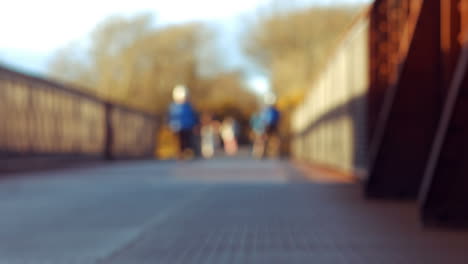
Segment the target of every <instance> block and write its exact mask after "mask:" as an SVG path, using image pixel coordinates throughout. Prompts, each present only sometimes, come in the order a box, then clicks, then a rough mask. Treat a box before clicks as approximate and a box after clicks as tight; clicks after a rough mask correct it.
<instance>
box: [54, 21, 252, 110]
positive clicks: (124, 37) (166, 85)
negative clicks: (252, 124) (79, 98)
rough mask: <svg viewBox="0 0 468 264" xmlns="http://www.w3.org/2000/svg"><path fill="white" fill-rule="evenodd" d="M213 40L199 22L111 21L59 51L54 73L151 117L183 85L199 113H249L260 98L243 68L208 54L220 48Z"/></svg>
mask: <svg viewBox="0 0 468 264" xmlns="http://www.w3.org/2000/svg"><path fill="white" fill-rule="evenodd" d="M214 37H215V35H214V32H213V31H211V30H210V28H209V27H208V26H207V25H204V24H201V23H187V24H180V25H173V26H166V27H158V26H155V25H154V19H153V17H152V16H151V15H139V16H136V17H111V18H109V19H106V20H105V21H104V22H103V23H101V24H100V25H99V26H98V27H97V28H96V29H95V30H94V31H93V32H92V34H91V35H90V36H89V41H88V42H89V43H86V44H83V43H80V44H77V43H75V44H71V45H69V46H68V47H65V48H63V49H61V50H59V51H57V53H56V54H55V56H54V57H53V58H52V60H51V62H50V65H49V66H50V68H49V69H50V74H51V76H52V77H53V78H56V79H59V80H61V81H66V82H71V83H73V84H75V85H77V87H84V88H83V89H87V90H88V92H90V93H93V94H95V95H97V96H99V97H102V98H106V99H108V100H111V101H114V102H118V103H122V104H125V105H129V106H132V107H136V108H138V109H143V110H146V111H149V112H153V113H164V112H165V111H166V110H167V107H168V104H169V103H170V102H171V92H172V89H173V87H174V86H175V85H177V84H185V85H186V86H188V87H189V89H190V93H191V98H192V100H193V102H194V104H195V105H196V106H197V108H198V109H199V110H201V111H210V112H217V113H219V112H221V113H222V112H226V110H229V109H236V111H238V112H240V113H242V114H244V115H246V116H247V115H250V114H251V113H252V111H254V110H255V107H256V102H257V99H256V96H255V95H254V94H253V93H252V92H250V91H249V90H247V89H246V87H245V85H244V82H243V73H242V72H241V71H240V70H239V71H223V70H222V69H221V68H222V67H221V66H220V64H221V63H222V62H221V60H222V57H219V56H218V55H217V54H216V53H215V52H207V50H208V51H209V50H215V48H216V47H214V45H215V44H214ZM83 46H84V47H83Z"/></svg>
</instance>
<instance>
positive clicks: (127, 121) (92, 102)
mask: <svg viewBox="0 0 468 264" xmlns="http://www.w3.org/2000/svg"><path fill="white" fill-rule="evenodd" d="M157 125H158V120H157V117H156V116H154V115H150V114H147V113H144V112H141V111H137V110H133V109H130V108H127V107H124V106H121V105H117V104H113V103H110V102H106V101H103V100H101V99H98V98H96V97H93V96H91V95H88V94H85V93H82V92H80V91H78V90H76V89H74V88H71V87H68V86H65V85H63V84H60V83H58V82H54V81H50V80H46V79H43V78H37V77H33V76H29V75H26V74H23V73H19V72H16V71H13V70H10V69H7V68H4V67H0V157H3V158H10V157H27V156H35V155H84V156H95V157H104V158H107V159H113V158H137V157H150V156H152V154H153V153H154V145H155V141H154V140H155V133H156V128H157Z"/></svg>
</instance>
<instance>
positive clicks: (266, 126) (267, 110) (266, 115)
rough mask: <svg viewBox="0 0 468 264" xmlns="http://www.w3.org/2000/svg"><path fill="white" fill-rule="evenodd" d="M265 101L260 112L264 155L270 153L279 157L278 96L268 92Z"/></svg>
mask: <svg viewBox="0 0 468 264" xmlns="http://www.w3.org/2000/svg"><path fill="white" fill-rule="evenodd" d="M264 103H265V107H264V108H263V110H262V111H261V113H260V120H261V123H262V128H263V134H264V136H263V148H264V149H263V153H262V156H265V155H267V154H270V156H275V157H277V156H278V155H279V147H280V138H279V123H280V117H281V116H280V112H279V110H278V109H277V108H276V106H275V104H276V96H275V95H274V94H272V93H269V94H267V95H266V96H265V98H264ZM267 152H269V153H267Z"/></svg>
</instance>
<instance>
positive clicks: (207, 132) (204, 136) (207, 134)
mask: <svg viewBox="0 0 468 264" xmlns="http://www.w3.org/2000/svg"><path fill="white" fill-rule="evenodd" d="M200 134H201V153H202V155H203V157H204V158H206V159H210V158H212V157H213V155H214V153H215V149H216V145H217V138H218V131H217V126H216V124H215V122H214V120H213V118H212V116H211V115H210V114H204V115H203V116H202V119H201V129H200Z"/></svg>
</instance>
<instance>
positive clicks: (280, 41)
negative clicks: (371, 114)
mask: <svg viewBox="0 0 468 264" xmlns="http://www.w3.org/2000/svg"><path fill="white" fill-rule="evenodd" d="M274 3H275V5H273V6H271V8H269V9H267V10H266V11H264V12H263V14H261V16H260V17H259V18H257V19H256V20H255V21H254V23H253V25H252V26H251V27H250V30H249V31H248V34H247V37H246V38H245V41H244V49H245V51H246V53H247V54H248V55H249V56H250V57H251V58H252V59H253V60H254V61H255V62H256V63H258V64H259V65H261V66H262V67H263V68H265V69H267V70H268V71H269V72H270V76H271V85H272V89H273V90H274V91H275V92H276V93H277V94H278V95H279V98H280V102H279V103H280V104H281V106H282V108H284V109H289V108H291V107H294V105H296V104H297V103H298V101H300V100H301V98H302V97H303V95H304V92H305V90H306V89H307V88H308V87H310V84H311V82H312V81H313V80H314V78H316V76H317V75H318V74H320V73H321V69H322V68H323V66H324V64H325V63H326V60H327V58H328V56H330V53H331V52H332V50H333V48H334V47H335V45H336V44H337V41H338V40H339V38H340V36H341V35H342V34H343V33H344V32H345V31H346V29H347V27H348V26H349V25H350V24H351V23H352V21H353V19H354V18H355V17H356V15H357V14H358V13H359V12H361V10H362V9H363V8H364V6H349V5H348V6H315V7H309V8H303V9H297V8H293V9H291V8H290V9H289V10H290V11H288V12H284V11H283V10H285V9H288V6H284V5H287V4H286V3H285V2H280V1H274ZM280 3H284V5H282V4H280Z"/></svg>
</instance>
